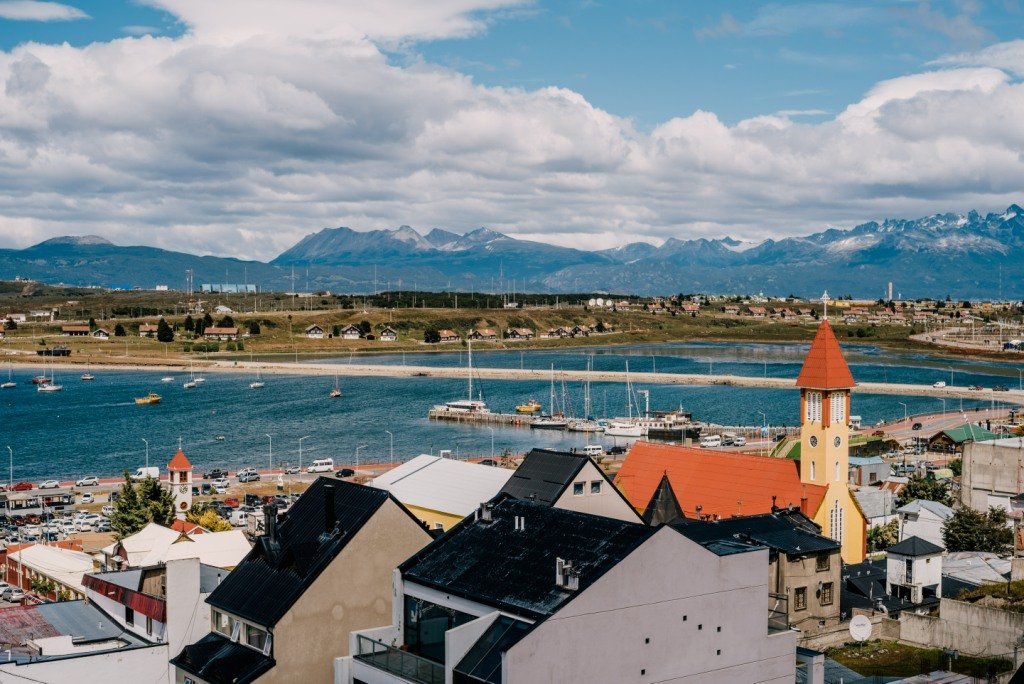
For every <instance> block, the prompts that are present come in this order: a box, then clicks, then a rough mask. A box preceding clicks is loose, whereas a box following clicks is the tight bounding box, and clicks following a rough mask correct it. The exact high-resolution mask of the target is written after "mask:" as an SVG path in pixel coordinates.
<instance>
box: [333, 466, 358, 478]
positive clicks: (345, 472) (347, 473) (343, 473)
mask: <svg viewBox="0 0 1024 684" xmlns="http://www.w3.org/2000/svg"><path fill="white" fill-rule="evenodd" d="M355 474H356V471H354V470H352V469H351V468H342V469H341V470H339V471H338V472H336V473H334V477H338V478H341V477H354V476H355Z"/></svg>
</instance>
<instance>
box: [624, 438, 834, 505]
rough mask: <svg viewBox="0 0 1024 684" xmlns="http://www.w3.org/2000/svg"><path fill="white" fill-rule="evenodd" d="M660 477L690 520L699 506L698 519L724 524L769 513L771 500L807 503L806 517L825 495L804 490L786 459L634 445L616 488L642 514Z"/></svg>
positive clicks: (819, 490)
mask: <svg viewBox="0 0 1024 684" xmlns="http://www.w3.org/2000/svg"><path fill="white" fill-rule="evenodd" d="M663 474H665V475H668V479H669V483H670V484H671V485H672V490H673V492H674V493H675V495H676V498H677V499H678V500H679V505H680V506H681V507H682V509H683V512H684V513H685V514H686V515H687V516H694V517H695V516H696V514H697V506H700V507H701V515H712V516H714V515H717V516H720V517H723V518H728V517H732V516H736V515H754V514H757V513H770V512H771V510H772V496H775V497H776V500H775V503H776V505H778V506H780V507H782V506H789V505H794V506H799V505H800V499H801V498H803V497H807V509H806V513H807V514H808V515H813V514H814V513H815V512H816V511H817V510H818V507H819V506H820V505H821V501H822V499H824V497H825V491H826V489H827V487H823V486H821V485H805V484H802V483H801V482H800V465H799V463H797V462H796V461H792V460H789V459H784V458H770V457H767V456H750V455H747V454H736V453H731V452H724V451H714V450H711V449H695V448H692V447H682V446H673V445H670V444H654V443H652V442H637V443H636V444H634V445H633V448H632V449H630V451H629V454H628V455H627V456H626V460H625V462H623V464H622V469H621V470H619V474H618V475H617V476H616V478H615V483H616V485H618V487H619V489H621V490H622V493H623V494H624V495H625V497H626V499H627V500H628V501H629V503H631V504H632V505H633V506H634V507H635V508H637V509H639V510H643V509H644V508H645V507H646V506H647V504H648V503H649V502H650V500H651V497H652V496H653V495H654V490H655V489H657V487H658V483H659V482H660V481H661V476H662V475H663Z"/></svg>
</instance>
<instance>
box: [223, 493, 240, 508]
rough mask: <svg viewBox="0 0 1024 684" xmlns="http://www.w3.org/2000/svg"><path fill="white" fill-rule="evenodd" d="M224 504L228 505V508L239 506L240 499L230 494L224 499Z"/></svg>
mask: <svg viewBox="0 0 1024 684" xmlns="http://www.w3.org/2000/svg"><path fill="white" fill-rule="evenodd" d="M223 505H224V506H227V507H228V508H238V499H236V498H235V497H233V496H230V497H228V498H226V499H224V503H223Z"/></svg>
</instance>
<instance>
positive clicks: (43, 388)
mask: <svg viewBox="0 0 1024 684" xmlns="http://www.w3.org/2000/svg"><path fill="white" fill-rule="evenodd" d="M62 389H64V385H58V384H56V383H55V382H53V381H52V380H51V381H50V382H48V383H46V384H45V385H39V386H38V387H36V391H37V392H60V391H61V390H62Z"/></svg>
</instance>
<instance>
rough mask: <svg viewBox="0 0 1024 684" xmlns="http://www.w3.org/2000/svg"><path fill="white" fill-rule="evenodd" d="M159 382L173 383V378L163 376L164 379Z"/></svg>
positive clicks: (171, 376)
mask: <svg viewBox="0 0 1024 684" xmlns="http://www.w3.org/2000/svg"><path fill="white" fill-rule="evenodd" d="M160 382H174V376H173V375H165V376H164V377H162V378H160Z"/></svg>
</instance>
